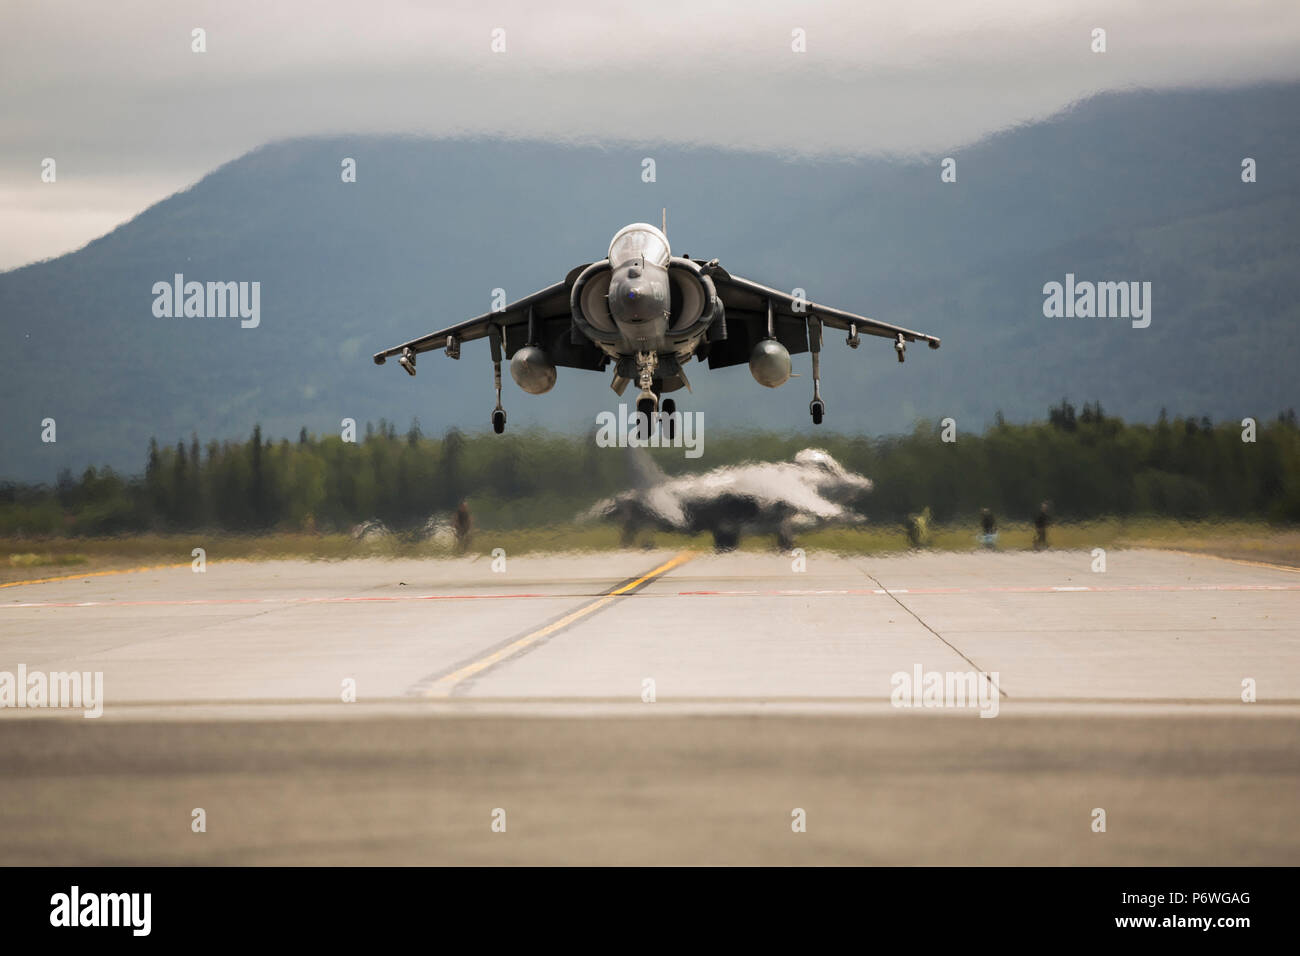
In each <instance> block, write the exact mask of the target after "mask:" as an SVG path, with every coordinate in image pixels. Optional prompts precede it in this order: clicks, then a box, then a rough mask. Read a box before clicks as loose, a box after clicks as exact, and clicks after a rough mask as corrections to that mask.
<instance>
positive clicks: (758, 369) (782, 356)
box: [749, 339, 790, 388]
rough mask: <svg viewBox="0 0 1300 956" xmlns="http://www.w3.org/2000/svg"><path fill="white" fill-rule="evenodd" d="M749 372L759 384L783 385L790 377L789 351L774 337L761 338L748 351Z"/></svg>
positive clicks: (768, 385) (769, 385) (772, 386)
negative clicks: (752, 349)
mask: <svg viewBox="0 0 1300 956" xmlns="http://www.w3.org/2000/svg"><path fill="white" fill-rule="evenodd" d="M749 372H750V374H751V375H753V376H754V381H756V382H758V384H759V385H766V386H767V387H768V388H777V387H778V386H781V385H784V384H785V383H786V380H787V379H789V378H790V353H789V352H788V351H787V350H786V347H785V346H784V345H782V344H781V343H780V342H778V341H777V340H776V339H763V340H762V341H760V342H759V343H758V344H757V345H755V346H754V351H753V352H752V353H750V356H749Z"/></svg>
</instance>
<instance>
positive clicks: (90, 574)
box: [0, 561, 192, 588]
mask: <svg viewBox="0 0 1300 956" xmlns="http://www.w3.org/2000/svg"><path fill="white" fill-rule="evenodd" d="M191 563H192V562H189V561H185V562H183V563H181V564H151V565H148V566H146V567H141V568H117V569H116V570H113V571H85V572H83V573H81V574H63V575H60V576H59V577H55V578H32V579H31V580H30V581H9V582H6V583H5V584H0V588H16V587H22V586H23V585H25V584H52V583H54V582H55V581H79V580H80V579H81V578H102V577H107V576H108V575H110V574H137V573H139V572H141V571H166V570H169V569H171V568H188V567H189V566H190V564H191Z"/></svg>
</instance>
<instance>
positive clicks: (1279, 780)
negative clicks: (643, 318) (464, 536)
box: [0, 551, 1300, 864]
mask: <svg viewBox="0 0 1300 956" xmlns="http://www.w3.org/2000/svg"><path fill="white" fill-rule="evenodd" d="M1092 562H1093V559H1092V556H1091V555H1090V554H1088V553H1087V552H1054V551H1049V552H1043V553H1037V554H1034V553H1009V554H994V553H988V554H983V553H981V554H942V553H939V554H917V555H900V556H892V557H872V558H863V557H851V558H850V557H838V556H834V555H829V554H820V553H812V554H809V555H808V557H807V569H806V571H803V572H796V571H795V570H793V568H792V562H791V558H790V557H788V556H783V555H777V554H758V553H748V552H740V553H732V554H725V555H715V554H697V555H675V554H673V553H660V552H643V551H636V552H632V551H627V552H619V553H612V554H597V555H566V556H552V557H530V556H521V557H517V558H509V559H508V564H507V568H506V571H505V573H494V572H493V570H492V565H491V561H490V560H489V559H486V558H483V559H472V558H464V559H456V560H446V561H391V562H390V561H378V560H355V561H345V562H304V561H273V562H261V563H255V562H231V563H222V562H221V561H220V560H219V555H215V554H213V555H211V563H209V565H208V569H207V571H206V573H204V574H195V573H193V572H192V571H191V570H190V568H189V566H188V565H185V566H183V567H180V568H170V569H162V570H149V571H140V572H136V573H127V574H110V575H101V576H88V577H74V578H69V579H66V580H52V581H46V582H43V583H33V584H23V585H19V586H8V587H4V588H0V671H9V672H16V670H17V668H18V665H19V664H23V665H25V666H26V669H27V671H28V672H33V671H43V672H54V671H70V670H78V671H101V672H103V675H104V698H105V704H104V716H103V717H102V718H100V719H98V720H83V719H82V718H81V714H80V712H79V711H69V710H51V709H46V710H33V709H8V708H6V709H0V765H3V766H5V767H6V768H7V770H8V771H10V772H6V773H5V774H4V776H3V778H2V779H0V847H6V848H7V849H8V854H7V855H6V857H5V859H6V860H7V861H9V862H38V863H42V862H51V863H54V862H58V863H78V862H96V863H97V862H116V863H120V862H128V863H138V862H172V863H176V862H196V863H198V862H214V863H225V862H271V863H291V862H305V863H361V862H366V863H385V862H400V863H407V862H411V863H419V862H426V863H427V862H441V863H448V862H470V863H479V862H484V863H486V862H541V863H554V862H605V863H617V862H649V863H667V862H742V863H756V862H809V863H812V862H836V863H839V862H880V863H924V862H930V863H975V862H982V863H1026V862H1038V863H1203V864H1214V863H1234V862H1235V863H1251V862H1257V863H1290V864H1295V863H1297V862H1300V828H1297V827H1295V826H1294V822H1293V821H1294V817H1295V813H1296V811H1297V810H1298V809H1300V797H1298V795H1300V744H1298V743H1297V742H1298V741H1300V573H1297V572H1295V571H1291V570H1287V569H1283V568H1278V567H1273V566H1267V565H1258V564H1248V563H1241V562H1229V561H1224V560H1219V559H1214V558H1209V557H1203V556H1192V555H1183V554H1175V553H1167V552H1156V551H1114V552H1112V553H1110V554H1109V555H1108V556H1107V570H1106V571H1105V572H1104V573H1094V572H1092V570H1091V565H1092ZM918 668H919V669H920V670H921V671H922V672H930V671H937V672H941V673H943V672H969V671H975V672H989V673H995V674H996V678H995V680H996V685H997V693H996V695H995V696H996V699H997V704H998V710H997V717H996V719H993V720H984V719H979V718H978V717H977V713H978V710H977V709H974V708H972V707H962V706H952V707H942V708H933V709H931V708H915V709H901V708H897V707H893V706H891V704H890V695H891V690H892V689H893V688H892V685H891V676H892V675H894V674H895V673H897V672H906V673H909V674H911V673H913V672H914V671H915V670H916V669H918ZM1247 679H1249V680H1252V681H1253V682H1254V686H1255V689H1256V694H1257V697H1258V700H1257V702H1255V703H1244V702H1243V701H1242V686H1243V681H1244V680H1247ZM346 681H354V682H355V687H356V695H357V700H356V702H344V701H343V700H342V689H343V687H344V686H345V682H346ZM648 681H652V682H653V689H654V697H655V700H654V702H653V703H648V702H646V701H645V700H643V695H644V694H646V691H647V688H648V687H649V686H650V685H649V684H648V683H647V682H648ZM918 694H919V691H918ZM357 718H366V719H362V720H358V719H357ZM461 718H472V719H461ZM542 718H545V719H542ZM647 718H650V719H649V720H647ZM88 794H91V795H96V796H93V797H91V798H90V802H89V803H88V802H87V800H88V796H87V795H88ZM507 803H508V804H509V805H510V806H511V807H513V808H515V811H516V813H515V816H514V817H512V820H519V821H521V822H519V823H512V825H511V826H510V828H509V830H508V834H499V833H493V832H492V831H491V829H490V827H489V820H488V814H489V812H490V811H491V810H492V809H493V808H495V807H497V806H505V805H506V804H507ZM485 804H486V805H485ZM195 806H204V807H205V808H206V809H207V811H208V813H209V814H211V815H212V816H213V817H214V818H215V819H216V820H219V821H220V820H224V821H225V824H224V825H222V826H220V827H213V828H212V829H211V830H210V832H209V833H206V834H192V833H191V832H190V828H189V812H190V808H192V807H195ZM794 807H802V808H804V809H806V810H807V811H808V815H809V821H810V822H809V825H808V832H807V833H805V834H793V833H792V832H791V829H790V819H791V817H790V814H791V811H792V809H793V808H794ZM1097 807H1102V808H1105V809H1106V810H1107V813H1108V814H1110V816H1111V821H1112V822H1111V824H1110V826H1109V827H1108V831H1107V832H1106V833H1096V832H1093V831H1092V829H1091V826H1090V824H1091V817H1090V814H1091V813H1092V810H1093V809H1094V808H1097ZM422 808H423V809H422ZM177 814H182V815H183V819H181V818H180V817H178V816H177ZM163 819H166V820H167V824H166V825H165V826H164V825H162V823H161V821H162V820H163ZM232 819H238V821H239V824H238V826H237V827H231V826H230V825H229V822H230V821H231V820H232ZM832 819H833V820H834V824H833V826H832V825H830V821H831V820H832ZM1117 831H1119V832H1118V833H1117ZM218 834H220V835H218ZM792 838H793V839H794V840H796V841H802V842H797V843H791V842H790V840H791V839H792ZM494 840H495V842H492V841H494Z"/></svg>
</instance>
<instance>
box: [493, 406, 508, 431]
mask: <svg viewBox="0 0 1300 956" xmlns="http://www.w3.org/2000/svg"><path fill="white" fill-rule="evenodd" d="M492 430H493V431H494V432H496V433H497V434H498V435H500V434H501V433H502V432H503V431H505V430H506V410H505V409H504V408H497V409H493V411H492Z"/></svg>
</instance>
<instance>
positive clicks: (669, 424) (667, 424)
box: [663, 398, 677, 441]
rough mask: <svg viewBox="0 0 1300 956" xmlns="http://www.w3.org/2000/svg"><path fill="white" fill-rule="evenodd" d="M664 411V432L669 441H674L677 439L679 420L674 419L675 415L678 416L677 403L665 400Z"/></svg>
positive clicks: (668, 399) (669, 399)
mask: <svg viewBox="0 0 1300 956" xmlns="http://www.w3.org/2000/svg"><path fill="white" fill-rule="evenodd" d="M663 409H664V430H665V432H666V434H667V436H668V440H669V441H672V440H673V439H674V438H676V437H677V435H676V432H677V419H676V418H674V417H673V416H674V415H676V414H677V403H676V402H674V401H673V400H672V399H671V398H665V399H664V405H663Z"/></svg>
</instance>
